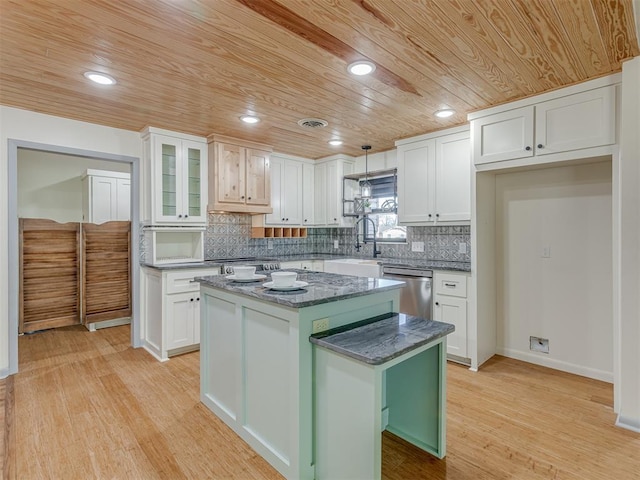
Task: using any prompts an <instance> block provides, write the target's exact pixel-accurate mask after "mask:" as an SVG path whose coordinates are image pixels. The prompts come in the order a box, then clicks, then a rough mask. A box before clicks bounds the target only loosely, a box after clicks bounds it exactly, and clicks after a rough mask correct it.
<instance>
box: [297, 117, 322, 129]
mask: <svg viewBox="0 0 640 480" xmlns="http://www.w3.org/2000/svg"><path fill="white" fill-rule="evenodd" d="M298 125H300V126H301V127H305V128H322V127H326V126H327V125H329V122H327V121H326V120H322V119H320V118H303V119H302V120H298Z"/></svg>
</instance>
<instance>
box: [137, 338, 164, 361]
mask: <svg viewBox="0 0 640 480" xmlns="http://www.w3.org/2000/svg"><path fill="white" fill-rule="evenodd" d="M142 348H144V349H145V350H146V351H147V352H149V353H150V354H151V356H152V357H153V358H155V359H156V360H158V361H159V362H166V361H168V360H169V359H168V358H162V357H161V356H160V355H158V354H157V353H156V352H154V351H153V347H150V346H149V345H147V343H146V342H145V344H144V345H142Z"/></svg>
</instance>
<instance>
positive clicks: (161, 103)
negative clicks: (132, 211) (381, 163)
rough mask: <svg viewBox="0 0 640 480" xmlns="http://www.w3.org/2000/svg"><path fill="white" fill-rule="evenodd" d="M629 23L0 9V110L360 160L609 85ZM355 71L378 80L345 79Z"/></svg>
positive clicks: (631, 41) (584, 0)
mask: <svg viewBox="0 0 640 480" xmlns="http://www.w3.org/2000/svg"><path fill="white" fill-rule="evenodd" d="M633 14H634V12H633V9H632V0H606V1H605V0H555V1H552V0H359V1H356V0H199V1H190V0H181V1H176V0H147V1H144V0H140V1H132V0H118V1H112V0H50V1H48V0H28V1H25V0H15V1H14V0H0V35H1V37H0V103H1V104H3V105H8V106H13V107H18V108H24V109H28V110H33V111H37V112H43V113H48V114H52V115H57V116H62V117H68V118H74V119H78V120H83V121H87V122H92V123H98V124H103V125H109V126H113V127H118V128H124V129H127V130H136V131H138V130H141V129H142V128H143V127H144V126H146V125H153V126H156V127H160V128H167V129H170V130H176V131H181V132H187V133H192V134H195V135H208V134H210V133H219V134H223V135H231V136H236V137H241V138H246V139H250V140H254V141H258V142H262V143H267V144H270V145H273V146H274V149H275V150H276V151H278V152H283V153H289V154H293V155H299V156H303V157H307V158H319V157H323V156H327V155H331V154H334V153H346V154H349V155H354V156H358V155H360V154H361V153H362V151H361V149H360V146H361V145H362V144H365V143H369V144H372V145H373V149H372V152H376V151H383V150H388V149H391V148H393V146H394V141H395V140H397V139H400V138H406V137H410V136H413V135H417V134H422V133H426V132H430V131H435V130H440V129H443V128H447V127H451V126H454V125H460V124H463V123H465V121H466V115H467V113H469V112H471V111H475V110H479V109H483V108H486V107H489V106H492V105H497V104H501V103H505V102H509V101H513V100H516V99H519V98H523V97H527V96H531V95H534V94H537V93H541V92H544V91H548V90H553V89H556V88H559V87H562V86H566V85H571V84H575V83H578V82H582V81H585V80H588V79H590V78H594V77H598V76H602V75H606V74H609V73H612V72H618V71H620V70H621V68H622V67H621V65H622V62H623V61H624V60H625V59H628V58H631V57H634V56H637V55H639V54H640V51H639V49H638V39H637V35H636V29H635V24H634V19H633ZM360 59H366V60H370V61H372V62H374V63H375V64H376V65H377V69H376V71H375V72H374V73H373V74H372V75H370V76H367V77H354V76H351V75H350V74H348V73H347V71H346V67H347V65H348V64H349V63H350V62H352V61H355V60H360ZM88 70H96V71H100V72H104V73H108V74H110V75H112V76H114V77H115V78H116V79H117V81H118V83H117V84H116V85H115V86H112V87H100V86H95V85H94V84H90V82H88V81H87V80H86V79H85V78H84V77H83V73H84V72H86V71H88ZM444 107H450V108H453V109H454V110H455V111H456V114H455V115H454V116H452V117H450V118H448V119H438V118H436V117H434V116H433V112H435V111H436V110H438V109H440V108H444ZM243 114H255V115H257V116H259V117H260V118H261V120H262V121H261V122H260V123H258V124H257V125H253V126H247V125H245V124H242V123H241V122H240V121H239V117H240V116H241V115H243ZM307 117H315V118H321V119H324V120H326V121H327V122H329V126H327V127H325V128H316V129H308V128H303V127H300V126H298V124H297V121H298V120H300V119H302V118H307ZM334 137H336V138H340V139H342V140H343V141H344V144H343V145H342V146H341V147H337V148H336V147H331V146H329V145H328V144H327V141H328V140H329V139H331V138H334Z"/></svg>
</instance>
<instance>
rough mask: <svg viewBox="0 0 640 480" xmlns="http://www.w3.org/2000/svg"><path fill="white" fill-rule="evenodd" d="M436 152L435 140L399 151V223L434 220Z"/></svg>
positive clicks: (409, 145) (418, 143)
mask: <svg viewBox="0 0 640 480" xmlns="http://www.w3.org/2000/svg"><path fill="white" fill-rule="evenodd" d="M435 148H436V144H435V141H434V140H425V141H422V142H415V143H410V144H407V145H401V146H400V147H398V221H399V223H424V222H433V221H434V220H435V213H436V212H435V211H434V210H433V205H434V203H435V200H434V199H435V196H434V191H433V185H434V181H433V177H434V175H435Z"/></svg>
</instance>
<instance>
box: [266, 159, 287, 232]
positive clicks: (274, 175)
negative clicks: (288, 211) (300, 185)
mask: <svg viewBox="0 0 640 480" xmlns="http://www.w3.org/2000/svg"><path fill="white" fill-rule="evenodd" d="M284 162H285V160H284V159H282V158H278V157H275V156H272V157H271V208H273V212H272V213H269V214H267V215H265V219H264V221H265V223H267V224H269V225H280V224H283V223H284V218H285V217H284V212H283V191H282V176H283V170H284Z"/></svg>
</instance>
